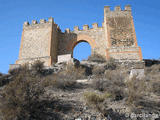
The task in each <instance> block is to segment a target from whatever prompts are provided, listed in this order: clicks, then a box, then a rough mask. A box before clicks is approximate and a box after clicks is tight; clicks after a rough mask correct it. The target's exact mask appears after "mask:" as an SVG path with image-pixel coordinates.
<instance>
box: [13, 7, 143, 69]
mask: <svg viewBox="0 0 160 120" xmlns="http://www.w3.org/2000/svg"><path fill="white" fill-rule="evenodd" d="M79 42H88V43H89V44H90V46H91V52H92V54H101V55H102V56H104V57H105V58H106V59H109V58H110V57H112V58H115V59H118V60H120V61H128V60H129V61H142V53H141V48H140V47H139V46H138V44H137V39H136V33H135V28H134V23H133V17H132V13H131V7H130V6H129V5H127V6H125V8H124V10H122V9H121V7H120V6H116V7H115V8H114V10H113V11H112V10H110V7H109V6H105V7H104V22H103V23H102V27H99V26H98V24H97V23H94V24H92V28H89V26H88V25H84V26H83V30H79V27H78V26H75V27H74V30H73V31H70V29H66V30H65V32H61V30H60V28H59V26H58V25H57V24H56V23H55V22H54V19H53V18H49V19H48V21H46V20H44V19H41V20H40V22H39V23H38V22H37V21H35V20H33V21H32V23H31V24H29V22H24V25H23V32H22V39H21V45H20V51H19V58H18V60H17V61H16V64H18V65H21V64H24V63H32V62H34V61H35V60H41V61H44V64H45V66H51V65H52V64H53V63H56V62H63V61H67V60H69V59H71V58H72V56H73V49H74V47H75V46H76V45H77V44H78V43H79Z"/></svg>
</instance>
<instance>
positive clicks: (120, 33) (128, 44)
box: [104, 6, 142, 61]
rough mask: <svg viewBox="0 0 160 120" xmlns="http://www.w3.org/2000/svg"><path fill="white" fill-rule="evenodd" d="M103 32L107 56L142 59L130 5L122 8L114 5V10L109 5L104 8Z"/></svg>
mask: <svg viewBox="0 0 160 120" xmlns="http://www.w3.org/2000/svg"><path fill="white" fill-rule="evenodd" d="M104 23H105V25H104V26H105V34H106V39H107V50H106V54H107V58H109V57H113V58H116V59H119V60H132V61H139V60H142V55H141V49H140V47H138V45H137V39H136V34H135V28H134V24H133V17H132V14H131V7H130V6H126V7H125V9H124V10H122V9H121V8H120V6H116V7H115V9H114V11H111V10H110V7H107V6H106V7H105V9H104Z"/></svg>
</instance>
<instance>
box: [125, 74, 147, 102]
mask: <svg viewBox="0 0 160 120" xmlns="http://www.w3.org/2000/svg"><path fill="white" fill-rule="evenodd" d="M126 84H127V89H128V90H127V91H128V94H127V95H128V99H127V103H128V104H129V105H135V104H136V102H137V101H139V100H140V99H142V98H143V96H144V95H145V93H146V89H147V85H146V83H145V79H141V80H139V79H137V78H136V76H134V77H133V78H132V79H131V80H129V81H128V82H127V83H126Z"/></svg>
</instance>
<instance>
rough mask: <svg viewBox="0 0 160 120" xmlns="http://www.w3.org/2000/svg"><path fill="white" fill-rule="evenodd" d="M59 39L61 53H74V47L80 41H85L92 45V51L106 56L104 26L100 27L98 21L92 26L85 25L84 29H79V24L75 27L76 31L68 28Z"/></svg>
mask: <svg viewBox="0 0 160 120" xmlns="http://www.w3.org/2000/svg"><path fill="white" fill-rule="evenodd" d="M59 40H60V44H59V54H72V52H73V49H74V47H75V46H76V45H77V44H78V43H79V42H81V41H84V42H88V43H89V44H90V45H91V49H92V53H97V54H101V55H103V56H105V49H106V44H105V42H106V41H105V37H104V28H103V27H98V24H97V23H94V24H93V25H92V28H89V26H88V25H84V26H83V30H79V27H78V26H76V27H74V31H70V30H69V29H66V32H65V33H64V34H62V38H61V39H59Z"/></svg>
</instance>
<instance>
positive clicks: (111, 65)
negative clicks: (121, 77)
mask: <svg viewBox="0 0 160 120" xmlns="http://www.w3.org/2000/svg"><path fill="white" fill-rule="evenodd" d="M104 68H105V69H106V70H115V69H116V68H117V63H116V60H115V59H113V58H110V59H109V60H107V61H106V65H105V66H104Z"/></svg>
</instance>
